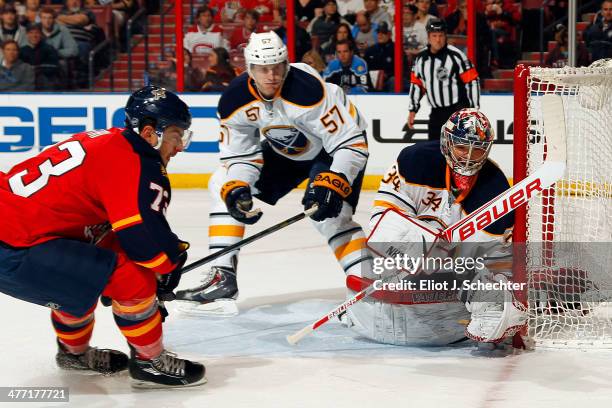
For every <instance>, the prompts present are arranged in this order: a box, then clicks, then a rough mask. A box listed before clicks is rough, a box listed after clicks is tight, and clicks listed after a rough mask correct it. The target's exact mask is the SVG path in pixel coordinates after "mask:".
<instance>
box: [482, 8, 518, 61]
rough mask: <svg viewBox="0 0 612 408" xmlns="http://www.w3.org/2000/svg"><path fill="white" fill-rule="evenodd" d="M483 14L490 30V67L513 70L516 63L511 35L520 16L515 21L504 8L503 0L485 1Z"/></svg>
mask: <svg viewBox="0 0 612 408" xmlns="http://www.w3.org/2000/svg"><path fill="white" fill-rule="evenodd" d="M484 14H485V17H486V19H487V24H488V25H489V28H490V29H491V53H492V57H493V61H492V65H493V66H498V67H500V68H513V67H514V64H515V62H516V44H515V42H514V39H513V33H514V32H515V27H516V25H517V22H518V21H519V19H520V16H519V19H515V16H514V15H513V12H512V10H510V8H509V6H504V3H503V0H485V12H484Z"/></svg>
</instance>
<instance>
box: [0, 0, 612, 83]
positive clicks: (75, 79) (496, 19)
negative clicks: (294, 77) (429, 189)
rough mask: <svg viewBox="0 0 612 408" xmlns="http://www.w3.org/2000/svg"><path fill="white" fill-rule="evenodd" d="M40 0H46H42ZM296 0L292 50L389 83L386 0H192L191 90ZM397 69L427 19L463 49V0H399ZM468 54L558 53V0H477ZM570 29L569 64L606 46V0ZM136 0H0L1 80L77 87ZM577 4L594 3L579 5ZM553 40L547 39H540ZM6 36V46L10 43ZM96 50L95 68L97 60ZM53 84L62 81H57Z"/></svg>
mask: <svg viewBox="0 0 612 408" xmlns="http://www.w3.org/2000/svg"><path fill="white" fill-rule="evenodd" d="M41 1H42V2H43V3H44V4H41ZM286 1H294V2H295V3H294V4H295V7H294V10H295V18H296V24H295V27H296V32H295V40H296V44H295V45H296V46H295V53H296V60H297V61H302V62H305V63H307V64H309V65H311V66H312V67H313V68H314V69H316V70H317V71H318V72H320V73H321V74H322V75H323V77H324V78H325V79H326V80H328V81H331V82H337V83H338V84H339V85H341V86H342V87H343V88H344V89H345V90H346V91H347V92H349V93H357V92H359V93H363V92H375V91H387V92H391V91H393V89H394V83H395V78H394V75H395V72H394V63H395V61H394V60H395V54H394V41H395V30H394V15H395V6H394V2H393V1H391V0H282V1H281V0H229V1H228V0H208V1H206V0H194V1H193V5H194V9H193V10H192V14H193V18H192V20H191V21H193V24H191V25H190V26H189V27H186V29H185V36H184V39H183V45H184V48H185V50H184V64H185V83H186V90H189V91H221V90H223V89H224V88H225V87H226V86H227V84H228V83H229V82H230V81H231V79H232V78H234V77H235V76H236V75H239V74H240V73H241V72H243V71H244V69H245V67H244V57H243V56H242V52H243V49H244V47H245V45H246V43H247V41H248V38H249V36H250V35H251V33H253V32H261V31H267V30H271V29H273V30H275V31H276V33H277V34H278V35H279V36H280V37H281V38H282V39H283V40H285V41H286V39H287V28H286V27H287V21H286V9H285V6H284V5H285V2H286ZM402 1H403V8H402V16H401V17H402V18H401V21H402V24H403V27H402V32H403V39H402V41H403V48H404V55H403V59H404V61H403V66H404V70H403V75H404V78H402V82H403V83H404V84H405V86H404V90H407V86H408V83H409V75H410V68H411V64H412V61H413V60H414V59H415V57H416V55H417V54H418V53H419V52H421V51H422V50H423V49H424V48H425V47H427V33H426V29H425V27H426V24H427V22H428V21H429V20H430V19H431V18H434V17H438V18H442V19H445V20H446V23H447V26H448V36H449V37H448V39H449V43H450V44H453V45H455V46H457V47H459V48H463V49H465V47H466V39H465V36H466V34H467V0H402ZM475 3H476V12H477V14H476V30H477V38H478V41H477V49H476V61H474V62H475V64H476V66H477V69H478V71H479V74H480V77H481V78H490V77H491V76H492V74H493V71H494V70H496V69H511V68H513V67H514V66H515V65H516V63H517V62H518V61H519V60H520V59H522V56H521V55H522V52H525V51H537V50H539V49H540V47H541V43H540V30H541V27H542V24H541V23H540V20H543V21H544V26H545V27H546V26H550V27H554V29H552V30H550V31H549V32H544V33H543V34H544V40H545V41H544V43H543V45H544V51H545V52H547V53H546V56H545V60H544V62H545V65H546V66H555V67H559V66H564V65H565V64H566V63H567V49H568V44H567V29H566V28H565V27H566V24H567V23H566V22H564V21H563V19H564V18H565V19H567V1H566V0H545V1H542V0H476V2H475ZM600 4H601V6H600V5H599V4H598V5H596V6H595V7H596V8H597V9H598V10H599V11H598V12H597V14H596V15H595V17H594V18H593V21H592V22H591V23H590V25H589V26H588V28H587V29H586V30H585V31H584V33H582V34H581V36H580V37H579V39H578V41H579V43H578V65H588V64H589V63H590V62H591V61H592V60H595V59H600V58H605V57H611V56H612V46H611V44H612V0H603V2H601V3H600ZM96 7H110V8H111V9H112V15H113V18H112V20H111V21H112V27H110V28H108V29H107V28H106V27H99V26H98V25H97V24H96V16H95V15H94V13H93V12H92V8H96ZM139 7H147V10H149V12H155V11H156V7H157V8H159V1H154V0H150V1H148V0H21V1H8V0H0V10H1V15H0V41H1V42H2V46H1V50H2V55H0V64H1V70H0V90H2V91H8V90H20V91H27V90H55V89H60V88H61V89H66V87H68V88H71V87H72V88H78V87H82V86H83V85H84V83H85V82H86V79H87V74H88V62H89V57H90V52H91V50H92V49H93V48H94V47H95V46H96V44H100V42H101V41H103V40H104V38H105V35H106V36H112V38H113V41H114V42H115V43H116V44H118V48H119V49H120V50H125V48H126V44H127V43H128V40H129V39H127V38H125V37H126V34H125V33H126V31H125V25H126V22H127V20H128V19H129V18H130V17H131V16H132V15H134V13H135V12H136V11H137V10H138V9H139ZM584 11H597V10H595V9H593V10H581V12H584ZM548 40H554V41H555V46H554V47H551V49H550V50H548V45H547V41H548ZM15 48H16V52H15ZM161 53H162V57H161V62H160V63H159V64H157V65H156V66H155V67H154V68H153V69H151V71H150V72H149V73H148V74H149V77H150V78H152V79H153V80H156V81H158V82H160V83H163V84H166V85H167V86H168V87H169V88H173V86H172V85H173V84H174V83H175V80H176V73H175V69H174V68H175V67H176V59H175V58H174V55H173V51H172V52H168V51H167V50H165V49H164V50H162V51H161ZM104 65H105V64H104V62H101V63H100V62H99V61H96V72H97V71H99V70H100V68H103V67H104ZM59 84H61V85H59Z"/></svg>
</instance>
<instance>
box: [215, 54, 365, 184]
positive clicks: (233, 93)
mask: <svg viewBox="0 0 612 408" xmlns="http://www.w3.org/2000/svg"><path fill="white" fill-rule="evenodd" d="M218 115H219V119H220V121H221V136H220V143H219V146H220V151H221V162H222V164H223V165H224V166H226V168H227V178H228V180H234V179H235V180H242V181H244V182H246V183H248V184H251V185H253V184H254V183H255V182H256V181H257V180H258V178H259V175H260V172H261V168H262V166H263V155H262V151H261V140H263V139H265V140H267V141H268V143H269V144H270V146H271V147H272V149H274V151H275V152H276V153H278V154H279V155H282V156H284V157H286V158H289V159H291V160H297V161H305V160H312V159H314V158H315V157H317V155H318V154H319V153H320V152H321V151H322V150H324V151H325V152H326V153H327V154H329V155H330V156H331V157H332V158H333V162H332V164H331V170H332V171H335V172H338V173H342V174H344V175H345V176H346V177H347V179H348V181H349V182H350V183H353V181H354V180H355V178H356V177H357V175H358V174H359V172H360V171H361V170H363V169H364V168H365V165H366V162H367V158H368V148H367V141H366V135H365V129H366V124H365V121H364V119H363V118H362V117H361V115H360V114H359V111H358V110H357V108H356V107H355V106H354V105H353V104H352V103H351V102H350V101H349V100H348V99H347V97H346V95H345V94H344V92H343V91H342V89H341V88H339V87H338V86H336V85H334V84H330V83H326V82H323V80H322V79H321V77H320V76H319V75H318V74H317V72H316V71H315V70H314V69H312V68H311V67H310V66H308V65H306V64H291V69H290V70H289V73H288V74H287V78H286V79H285V82H284V84H283V86H282V88H281V89H280V90H279V92H278V95H276V97H275V98H274V100H273V101H269V102H268V101H265V100H263V99H262V98H261V96H260V95H259V93H258V92H257V90H256V88H255V85H254V83H253V80H252V79H251V78H249V76H248V75H247V74H246V73H245V74H243V75H241V76H239V77H238V78H236V79H234V80H233V81H232V83H231V84H230V86H229V87H228V89H227V90H226V91H225V92H224V93H223V95H222V96H221V99H220V100H219V107H218Z"/></svg>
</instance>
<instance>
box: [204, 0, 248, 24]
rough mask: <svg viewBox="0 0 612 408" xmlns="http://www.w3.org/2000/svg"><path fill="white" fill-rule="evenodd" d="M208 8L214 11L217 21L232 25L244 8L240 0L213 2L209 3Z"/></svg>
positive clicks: (214, 0)
mask: <svg viewBox="0 0 612 408" xmlns="http://www.w3.org/2000/svg"><path fill="white" fill-rule="evenodd" d="M208 7H210V8H211V9H212V10H214V13H213V16H214V19H215V21H217V22H222V23H232V22H234V21H236V19H237V17H238V16H239V13H238V12H239V11H240V8H241V7H242V6H241V5H240V1H238V0H229V1H228V0H211V1H209V2H208Z"/></svg>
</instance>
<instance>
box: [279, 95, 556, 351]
mask: <svg viewBox="0 0 612 408" xmlns="http://www.w3.org/2000/svg"><path fill="white" fill-rule="evenodd" d="M542 113H543V118H544V133H545V136H546V142H547V143H546V148H547V156H546V160H545V161H544V164H542V166H540V167H539V168H538V169H537V170H536V171H535V172H534V173H533V174H532V175H530V176H529V177H527V178H525V179H524V180H522V181H520V182H519V183H517V184H515V185H513V186H512V187H511V188H509V189H508V190H506V191H505V192H503V193H501V194H500V195H498V196H497V197H495V198H493V199H492V200H490V201H489V202H487V203H485V204H483V205H482V206H481V207H480V208H478V209H477V210H475V211H474V212H472V213H471V214H470V215H469V216H468V217H466V218H464V219H462V220H459V221H458V222H456V223H454V224H452V225H451V226H449V227H448V228H447V229H445V230H444V231H442V232H441V233H440V236H441V237H443V238H444V239H446V240H447V241H464V240H466V239H468V238H470V237H471V236H472V235H474V234H475V233H476V232H477V231H480V230H482V229H484V228H486V227H487V226H489V225H491V224H493V223H494V222H495V221H497V220H499V219H500V218H502V217H503V216H505V215H506V214H508V213H510V212H511V211H514V210H515V209H517V208H518V207H520V206H521V205H524V204H526V203H527V202H528V201H529V199H530V198H532V197H533V196H535V195H537V194H538V193H540V192H541V191H542V190H544V189H545V188H547V187H550V186H551V185H553V184H554V183H556V182H557V181H558V180H559V179H560V178H561V177H563V174H564V173H565V166H566V157H567V155H566V133H565V114H564V111H563V99H562V98H561V97H560V96H559V95H545V96H543V97H542ZM407 275H408V273H407V272H402V273H401V274H400V275H398V278H399V279H403V278H404V277H406V276H407ZM375 291H376V290H375V289H374V285H373V284H372V285H369V286H368V287H366V288H365V289H363V290H362V291H361V292H359V293H357V294H356V295H355V296H353V297H352V298H350V299H348V300H347V301H346V302H344V303H342V304H341V305H340V306H338V307H337V308H335V309H334V310H332V311H331V312H329V313H328V314H327V315H326V316H323V317H322V318H321V319H319V320H317V321H316V322H314V323H313V324H311V325H310V326H307V327H308V328H310V330H307V329H306V328H303V329H301V330H300V331H298V332H297V333H295V334H293V335H290V336H287V340H288V341H289V344H292V345H295V344H296V343H297V342H298V341H300V340H301V339H302V338H304V337H305V336H307V335H308V334H310V333H312V332H313V331H315V330H316V329H317V328H319V327H320V326H322V325H323V324H325V323H327V322H328V321H329V320H330V319H331V318H333V317H334V316H337V315H338V314H340V313H341V312H342V311H344V310H346V309H348V308H349V307H350V306H352V305H353V304H355V303H357V302H358V301H360V300H361V299H363V298H365V297H366V296H369V295H371V294H372V293H374V292H375ZM289 339H291V340H289Z"/></svg>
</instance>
